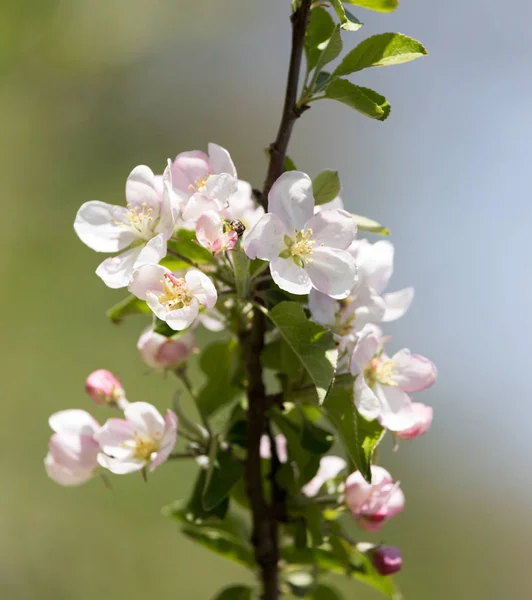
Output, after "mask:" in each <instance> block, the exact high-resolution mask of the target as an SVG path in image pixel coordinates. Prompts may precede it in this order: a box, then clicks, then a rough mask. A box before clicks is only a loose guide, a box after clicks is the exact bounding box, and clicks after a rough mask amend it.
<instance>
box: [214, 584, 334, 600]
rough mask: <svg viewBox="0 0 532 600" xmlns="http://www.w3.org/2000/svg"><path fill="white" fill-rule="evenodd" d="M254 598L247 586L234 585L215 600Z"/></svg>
mask: <svg viewBox="0 0 532 600" xmlns="http://www.w3.org/2000/svg"><path fill="white" fill-rule="evenodd" d="M252 598H253V590H252V589H251V588H250V587H248V586H247V585H232V586H231V587H226V588H224V589H223V590H222V591H221V592H220V593H219V594H217V595H216V596H215V597H214V598H213V600H252ZM324 600H326V599H325V598H324ZM333 600H334V599H333Z"/></svg>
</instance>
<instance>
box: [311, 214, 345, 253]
mask: <svg viewBox="0 0 532 600" xmlns="http://www.w3.org/2000/svg"><path fill="white" fill-rule="evenodd" d="M305 229H311V230H312V239H313V240H315V241H316V247H318V246H320V245H323V246H328V247H330V248H338V249H340V250H346V249H347V248H348V247H349V246H350V245H351V243H352V242H353V240H354V239H355V236H356V233H357V225H356V223H355V220H354V219H353V217H352V216H351V215H350V214H349V213H348V212H346V211H345V210H321V211H320V212H319V213H317V214H316V215H314V216H313V217H311V218H310V219H309V220H308V221H307V222H306V224H305Z"/></svg>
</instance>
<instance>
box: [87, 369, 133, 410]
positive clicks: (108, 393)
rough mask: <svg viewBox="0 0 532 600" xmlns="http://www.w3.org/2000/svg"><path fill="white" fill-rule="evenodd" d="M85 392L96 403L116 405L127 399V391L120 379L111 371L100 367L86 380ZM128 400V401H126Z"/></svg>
mask: <svg viewBox="0 0 532 600" xmlns="http://www.w3.org/2000/svg"><path fill="white" fill-rule="evenodd" d="M85 392H86V393H87V395H88V396H89V397H90V398H91V399H92V400H94V402H96V404H103V405H114V404H118V403H122V401H123V400H125V397H126V393H125V391H124V388H123V387H122V384H121V383H120V380H119V379H118V378H117V377H115V376H114V375H113V374H112V373H111V371H107V370H106V369H98V370H97V371H93V372H92V373H91V374H90V375H89V376H88V377H87V379H86V380H85ZM126 402H127V401H126Z"/></svg>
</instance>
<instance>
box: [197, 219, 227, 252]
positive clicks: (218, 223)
mask: <svg viewBox="0 0 532 600" xmlns="http://www.w3.org/2000/svg"><path fill="white" fill-rule="evenodd" d="M222 236H223V221H222V218H221V217H220V215H219V214H218V213H217V212H214V211H213V210H208V211H207V212H204V213H203V214H202V215H201V216H200V217H199V219H198V221H197V223H196V238H197V240H198V242H199V243H200V245H201V246H203V247H204V248H207V250H209V251H210V252H213V247H214V244H215V242H216V240H218V239H220V238H221V237H222Z"/></svg>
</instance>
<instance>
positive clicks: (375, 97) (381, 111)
mask: <svg viewBox="0 0 532 600" xmlns="http://www.w3.org/2000/svg"><path fill="white" fill-rule="evenodd" d="M325 96H326V97H327V98H331V100H338V102H342V103H343V104H347V106H350V107H351V108H354V109H355V110H358V112H361V113H362V114H363V115H366V117H370V118H371V119H377V121H384V120H385V119H387V118H388V115H389V114H390V110H391V107H390V104H389V103H388V101H387V100H386V98H385V97H384V96H381V95H380V94H378V93H377V92H375V91H374V90H370V89H369V88H365V87H360V86H358V85H355V84H354V83H351V82H350V81H347V79H335V80H334V81H333V82H332V83H331V84H330V85H329V87H328V88H327V90H326V91H325Z"/></svg>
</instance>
